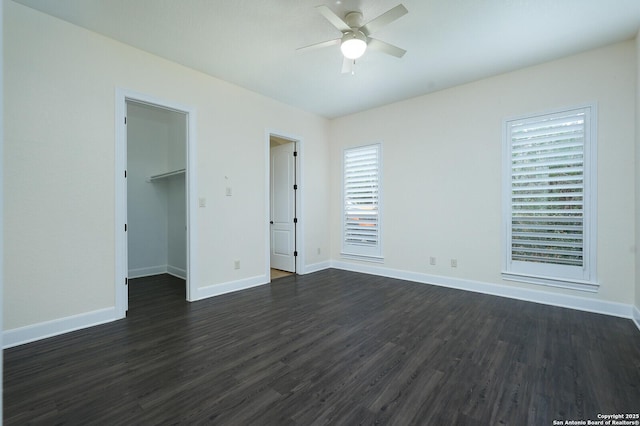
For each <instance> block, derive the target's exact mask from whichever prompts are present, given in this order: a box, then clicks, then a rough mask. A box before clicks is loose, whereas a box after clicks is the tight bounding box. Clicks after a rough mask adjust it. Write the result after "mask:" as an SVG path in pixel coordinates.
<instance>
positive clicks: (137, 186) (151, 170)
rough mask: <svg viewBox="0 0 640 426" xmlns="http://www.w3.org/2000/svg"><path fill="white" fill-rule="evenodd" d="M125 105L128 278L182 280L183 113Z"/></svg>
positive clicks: (184, 272) (184, 257)
mask: <svg viewBox="0 0 640 426" xmlns="http://www.w3.org/2000/svg"><path fill="white" fill-rule="evenodd" d="M126 106H127V242H128V244H127V253H128V257H127V265H128V277H129V279H133V278H142V277H149V276H155V275H160V274H169V275H173V276H175V277H177V278H181V279H183V280H186V279H187V267H186V266H187V254H186V251H187V247H186V244H187V234H186V221H187V218H186V181H185V173H186V150H187V149H186V147H187V131H186V128H187V127H186V126H187V117H186V114H184V113H182V112H177V111H173V110H169V109H166V108H160V107H157V106H154V105H149V104H145V103H140V102H136V101H131V100H128V101H127V105H126Z"/></svg>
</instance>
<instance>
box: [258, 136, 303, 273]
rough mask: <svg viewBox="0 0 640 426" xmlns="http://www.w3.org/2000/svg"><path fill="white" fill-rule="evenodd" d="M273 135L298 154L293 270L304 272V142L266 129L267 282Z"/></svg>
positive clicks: (269, 250)
mask: <svg viewBox="0 0 640 426" xmlns="http://www.w3.org/2000/svg"><path fill="white" fill-rule="evenodd" d="M272 136H275V137H277V138H280V139H286V140H288V141H291V142H292V143H294V144H295V151H297V153H298V155H297V156H295V157H294V158H295V162H296V163H295V168H296V179H295V180H296V184H297V185H298V190H297V192H296V197H295V207H296V217H297V218H298V223H297V226H296V228H295V233H294V234H295V247H296V250H297V251H298V256H297V257H295V258H294V262H295V271H296V274H298V275H303V274H304V273H305V265H306V262H305V250H304V228H305V223H304V209H303V206H304V203H303V199H304V193H305V191H304V189H305V187H304V173H303V172H304V170H303V167H302V163H303V161H302V159H303V158H304V143H303V140H302V138H300V137H299V136H296V135H293V134H290V133H287V132H282V131H277V130H272V129H267V130H266V132H265V155H264V157H265V179H264V181H265V192H264V193H265V215H266V217H265V220H264V223H265V228H264V229H265V231H264V232H265V241H266V244H265V275H266V277H267V282H271V225H270V224H269V220H270V216H271V196H270V194H271V137H272Z"/></svg>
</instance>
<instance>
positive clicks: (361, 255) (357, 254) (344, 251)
mask: <svg viewBox="0 0 640 426" xmlns="http://www.w3.org/2000/svg"><path fill="white" fill-rule="evenodd" d="M373 146H377V148H378V200H379V202H378V244H377V246H376V249H375V250H371V249H370V250H362V251H359V250H358V246H355V245H349V244H346V243H345V238H344V235H345V223H344V218H345V209H344V199H345V175H344V168H345V154H346V152H347V151H350V150H354V149H359V148H367V147H373ZM382 171H383V151H382V142H377V143H371V144H366V145H358V146H349V147H346V148H344V149H343V152H342V171H341V174H342V180H341V183H342V190H341V195H342V198H341V200H340V202H341V205H342V207H341V217H340V223H341V234H340V238H341V240H342V242H341V251H340V257H342V258H344V259H350V260H358V261H364V262H373V263H384V256H383V254H382V253H383V252H382V247H383V238H382V234H383V232H382V229H383V214H382V213H383V212H382V210H383V208H382V206H383V200H384V198H383V189H382V187H383V184H382V182H383V173H382Z"/></svg>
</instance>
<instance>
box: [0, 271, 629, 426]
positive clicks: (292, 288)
mask: <svg viewBox="0 0 640 426" xmlns="http://www.w3.org/2000/svg"><path fill="white" fill-rule="evenodd" d="M130 287H131V289H130V292H131V296H130V310H129V314H128V317H127V319H125V320H121V321H117V322H114V323H110V324H106V325H101V326H97V327H93V328H90V329H86V330H81V331H77V332H73V333H68V334H65V335H62V336H58V337H54V338H50V339H46V340H42V341H39V342H35V343H31V344H27V345H23V346H19V347H15V348H12V349H8V350H6V351H5V353H4V360H5V364H4V375H5V376H4V410H5V411H4V422H5V424H6V425H23V424H30V423H31V424H47V425H52V424H70V425H86V424H100V425H125V424H127V425H129V424H130V425H133V424H219V425H316V424H344V425H355V424H380V425H387V424H389V425H408V424H424V425H453V424H456V425H467V424H468V425H498V424H509V425H523V424H530V425H551V424H552V423H553V420H586V419H597V415H598V413H603V414H617V413H638V412H639V411H640V331H639V330H638V329H637V328H636V327H635V325H634V324H633V323H632V322H631V321H630V320H625V319H620V318H613V317H609V316H604V315H597V314H590V313H584V312H578V311H573V310H569V309H562V308H556V307H551V306H545V305H539V304H534V303H528V302H521V301H517V300H510V299H505V298H500V297H493V296H487V295H481V294H475V293H471V292H464V291H457V290H452V289H447V288H440V287H435V286H428V285H423V284H415V283H408V282H404V281H400V280H394V279H389V278H382V277H376V276H371V275H364V274H357V273H351V272H345V271H339V270H326V271H321V272H318V273H314V274H310V275H304V276H290V277H286V278H281V279H278V280H277V281H274V282H273V283H272V284H271V285H267V286H262V287H258V288H254V289H250V290H246V291H242V292H237V293H233V294H228V295H224V296H219V297H216V298H213V299H208V300H204V301H200V302H195V303H188V302H185V300H184V294H185V293H184V291H185V290H184V282H183V281H181V280H178V279H175V278H172V277H170V276H158V277H152V278H144V279H138V280H132V281H131V284H130Z"/></svg>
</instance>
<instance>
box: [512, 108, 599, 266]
mask: <svg viewBox="0 0 640 426" xmlns="http://www.w3.org/2000/svg"><path fill="white" fill-rule="evenodd" d="M588 120H589V111H588V109H586V108H582V109H578V110H571V111H565V112H562V113H557V114H552V115H543V116H538V117H533V118H529V119H527V120H520V121H512V122H508V123H507V138H508V143H509V145H510V147H509V148H510V162H511V170H510V196H511V200H510V213H511V214H510V221H511V223H510V232H509V235H510V253H509V256H510V262H528V263H537V264H543V265H557V266H551V268H565V269H566V270H570V269H571V268H573V269H574V270H576V271H577V272H576V273H575V274H574V275H575V277H577V278H580V277H582V271H583V270H584V266H585V262H586V261H587V258H586V251H587V250H586V248H587V247H586V246H585V241H586V235H585V234H586V228H585V223H586V222H585V218H586V214H587V211H586V204H585V199H586V181H585V164H586V160H585V159H586V155H585V153H586V152H585V147H586V139H587V137H588V127H587V126H588ZM557 270H560V269H557ZM569 275H571V274H569Z"/></svg>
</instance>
